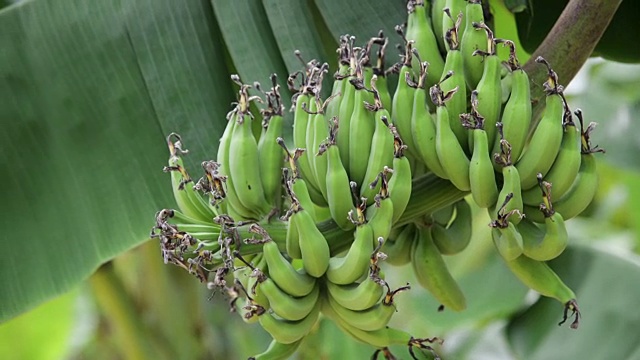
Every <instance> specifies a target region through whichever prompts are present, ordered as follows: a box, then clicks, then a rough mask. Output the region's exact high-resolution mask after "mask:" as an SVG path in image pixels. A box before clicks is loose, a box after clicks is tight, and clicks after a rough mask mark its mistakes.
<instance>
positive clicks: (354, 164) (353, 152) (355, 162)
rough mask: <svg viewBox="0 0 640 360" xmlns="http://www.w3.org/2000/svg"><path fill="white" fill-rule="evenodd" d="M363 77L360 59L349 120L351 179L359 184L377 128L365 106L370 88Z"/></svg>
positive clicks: (364, 171)
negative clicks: (366, 86) (367, 87)
mask: <svg viewBox="0 0 640 360" xmlns="http://www.w3.org/2000/svg"><path fill="white" fill-rule="evenodd" d="M363 79H364V78H363V73H362V64H361V61H359V63H358V64H357V65H356V77H355V78H354V79H352V80H351V81H352V84H353V85H354V86H355V87H356V94H355V97H354V109H353V113H352V114H351V120H350V122H349V179H351V180H352V181H355V182H357V183H358V184H362V183H363V181H364V176H365V173H366V172H367V164H368V162H367V161H362V158H363V157H368V155H369V153H370V152H371V139H372V137H373V133H374V130H375V122H374V117H373V114H371V113H370V112H369V111H367V109H366V107H365V101H366V100H367V99H368V98H369V97H368V95H367V94H368V92H369V91H370V90H368V89H366V88H365V84H364V82H363Z"/></svg>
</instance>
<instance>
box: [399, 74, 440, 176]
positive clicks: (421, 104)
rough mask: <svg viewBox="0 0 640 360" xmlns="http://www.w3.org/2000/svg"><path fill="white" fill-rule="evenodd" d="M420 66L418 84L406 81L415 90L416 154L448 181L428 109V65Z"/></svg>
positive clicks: (414, 138) (413, 132) (431, 169)
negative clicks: (426, 81) (437, 148)
mask: <svg viewBox="0 0 640 360" xmlns="http://www.w3.org/2000/svg"><path fill="white" fill-rule="evenodd" d="M419 65H420V71H419V75H418V82H417V83H415V82H413V81H412V80H411V79H410V78H409V77H408V76H407V78H406V79H405V80H406V82H407V84H408V85H409V86H410V87H414V88H415V93H414V97H413V113H412V114H411V132H412V136H413V143H414V144H415V152H416V153H417V154H418V158H419V159H420V160H422V162H423V163H424V164H425V165H426V166H427V168H428V169H429V170H430V171H431V172H433V173H434V174H436V176H438V177H440V178H443V179H448V177H447V173H446V171H445V170H444V168H443V164H442V162H441V161H440V159H439V158H438V154H437V150H436V138H437V135H436V134H437V131H436V123H434V120H433V117H432V115H431V114H430V113H429V109H428V108H427V90H426V89H425V86H426V83H425V80H426V74H427V66H428V63H426V62H424V63H419ZM448 122H449V119H448V118H447V126H448ZM400 135H402V134H400ZM403 139H404V138H403Z"/></svg>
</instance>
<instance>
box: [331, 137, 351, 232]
mask: <svg viewBox="0 0 640 360" xmlns="http://www.w3.org/2000/svg"><path fill="white" fill-rule="evenodd" d="M338 131H340V128H338ZM338 136H340V135H338ZM339 152H340V149H339V148H338V146H334V145H331V144H330V145H329V147H328V148H327V151H326V156H327V175H326V176H327V178H326V184H327V203H328V205H329V211H330V212H331V218H332V219H333V221H335V222H336V224H337V225H338V226H339V227H340V228H341V229H342V230H344V231H351V230H353V228H354V227H355V225H354V224H353V223H352V222H351V220H349V211H351V210H352V209H353V199H352V195H351V186H350V183H349V175H348V174H347V170H346V169H345V168H344V166H343V164H342V162H341V161H340V158H341V157H340V153H339Z"/></svg>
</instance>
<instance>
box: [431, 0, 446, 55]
mask: <svg viewBox="0 0 640 360" xmlns="http://www.w3.org/2000/svg"><path fill="white" fill-rule="evenodd" d="M446 2H447V1H446V0H432V1H431V11H430V15H429V16H430V20H431V28H432V29H433V35H434V36H435V38H436V41H437V43H438V48H439V49H441V50H448V48H445V46H444V41H443V39H444V33H445V31H446V30H447V29H444V30H443V29H442V20H443V19H442V12H443V9H444V8H445V6H446Z"/></svg>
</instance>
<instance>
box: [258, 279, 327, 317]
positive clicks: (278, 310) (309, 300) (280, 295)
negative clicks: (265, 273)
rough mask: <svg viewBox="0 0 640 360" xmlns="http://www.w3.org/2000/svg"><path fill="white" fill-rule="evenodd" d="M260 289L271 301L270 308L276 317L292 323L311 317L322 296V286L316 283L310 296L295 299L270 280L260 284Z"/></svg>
mask: <svg viewBox="0 0 640 360" xmlns="http://www.w3.org/2000/svg"><path fill="white" fill-rule="evenodd" d="M258 289H260V291H261V292H262V294H264V296H265V297H266V298H267V299H268V300H269V306H270V307H271V310H273V312H274V313H275V314H276V315H278V316H279V317H281V318H283V319H286V320H292V321H297V320H301V319H303V318H305V317H306V316H307V315H309V313H310V312H311V310H313V308H314V307H315V304H316V302H317V300H318V296H319V294H320V286H319V285H318V284H317V283H316V284H315V286H314V287H313V290H312V291H311V292H310V293H309V294H307V295H305V296H301V297H293V296H291V295H289V294H287V293H286V292H285V291H283V290H282V289H280V288H279V287H278V285H276V283H275V282H274V281H273V280H271V279H270V278H266V279H265V280H264V281H262V282H260V283H259V284H258Z"/></svg>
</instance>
